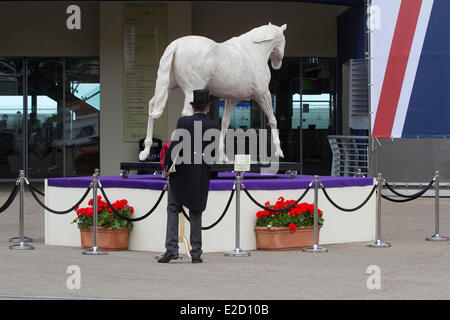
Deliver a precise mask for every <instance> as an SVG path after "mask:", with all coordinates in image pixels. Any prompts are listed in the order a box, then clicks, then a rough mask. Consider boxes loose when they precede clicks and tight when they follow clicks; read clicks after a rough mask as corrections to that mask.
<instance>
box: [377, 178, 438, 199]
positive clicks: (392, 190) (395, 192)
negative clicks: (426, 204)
mask: <svg viewBox="0 0 450 320" xmlns="http://www.w3.org/2000/svg"><path fill="white" fill-rule="evenodd" d="M434 181H435V179H434V178H433V179H431V181H430V183H429V184H428V185H427V186H426V187H425V188H424V189H422V190H420V191H419V192H417V193H414V194H412V195H409V196H408V195H405V194H401V193H399V192H398V191H395V190H394V188H392V186H391V185H390V184H389V183H387V182H385V185H386V187H387V188H388V189H389V190H390V191H391V192H392V193H393V194H395V195H397V196H399V197H402V198H406V199H402V200H400V199H392V198H389V197H388V196H385V195H381V196H382V197H383V198H384V199H386V200H389V201H392V202H407V201H411V200H415V199H417V198H419V197H420V196H422V195H423V194H424V193H425V192H427V191H428V190H429V189H430V188H431V186H432V185H433V183H434Z"/></svg>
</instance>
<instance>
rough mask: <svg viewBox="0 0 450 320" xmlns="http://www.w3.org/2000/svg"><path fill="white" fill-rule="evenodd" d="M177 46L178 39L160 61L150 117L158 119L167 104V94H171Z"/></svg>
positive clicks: (150, 105)
mask: <svg viewBox="0 0 450 320" xmlns="http://www.w3.org/2000/svg"><path fill="white" fill-rule="evenodd" d="M176 48H177V41H173V42H172V43H171V44H170V45H169V46H168V47H167V48H166V50H165V51H164V54H163V56H162V57H161V60H160V61H159V68H158V75H157V78H156V86H155V95H154V96H153V98H152V99H151V100H150V101H149V104H148V108H149V117H152V118H153V119H158V118H159V117H160V116H161V115H162V113H163V111H164V107H165V106H166V102H167V96H168V94H169V85H170V71H171V68H172V60H173V55H174V53H175V50H176Z"/></svg>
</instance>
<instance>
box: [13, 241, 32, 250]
mask: <svg viewBox="0 0 450 320" xmlns="http://www.w3.org/2000/svg"><path fill="white" fill-rule="evenodd" d="M9 248H10V249H11V250H34V247H33V246H30V245H29V244H26V243H24V242H19V244H13V245H12V246H9Z"/></svg>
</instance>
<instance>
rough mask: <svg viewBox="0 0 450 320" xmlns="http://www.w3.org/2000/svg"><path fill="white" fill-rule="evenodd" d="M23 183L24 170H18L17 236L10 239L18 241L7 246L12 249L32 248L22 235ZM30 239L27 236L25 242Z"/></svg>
mask: <svg viewBox="0 0 450 320" xmlns="http://www.w3.org/2000/svg"><path fill="white" fill-rule="evenodd" d="M24 184H25V171H24V170H20V174H19V190H20V199H19V237H16V238H18V241H15V239H16V238H12V239H10V241H11V242H18V244H17V243H16V244H14V245H11V246H10V247H9V248H10V249H12V250H33V249H34V247H33V246H31V245H29V244H26V243H25V242H26V241H25V236H24V216H23V207H24V206H23V196H24V191H25V190H24ZM30 241H32V239H30V238H28V241H27V242H30Z"/></svg>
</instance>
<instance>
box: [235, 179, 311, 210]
mask: <svg viewBox="0 0 450 320" xmlns="http://www.w3.org/2000/svg"><path fill="white" fill-rule="evenodd" d="M309 189H311V186H308V187H307V188H306V189H305V191H304V192H303V194H302V195H301V196H300V198H298V199H297V200H296V201H295V202H294V203H292V204H291V205H289V206H287V207H284V208H282V209H272V208H268V207H266V206H263V205H262V204H260V203H258V201H256V200H255V198H253V197H252V196H251V194H250V193H249V192H248V190H247V189H246V188H245V187H244V185H242V190H244V192H245V194H246V195H247V196H248V197H249V198H250V200H252V202H253V203H254V204H256V205H257V206H258V207H260V208H262V209H264V210H267V211H271V212H282V211H286V210H289V209H290V208H293V207H294V206H295V205H296V204H297V203H299V202H300V201H301V200H302V199H303V198H304V197H305V196H306V194H307V193H308V191H309Z"/></svg>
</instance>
